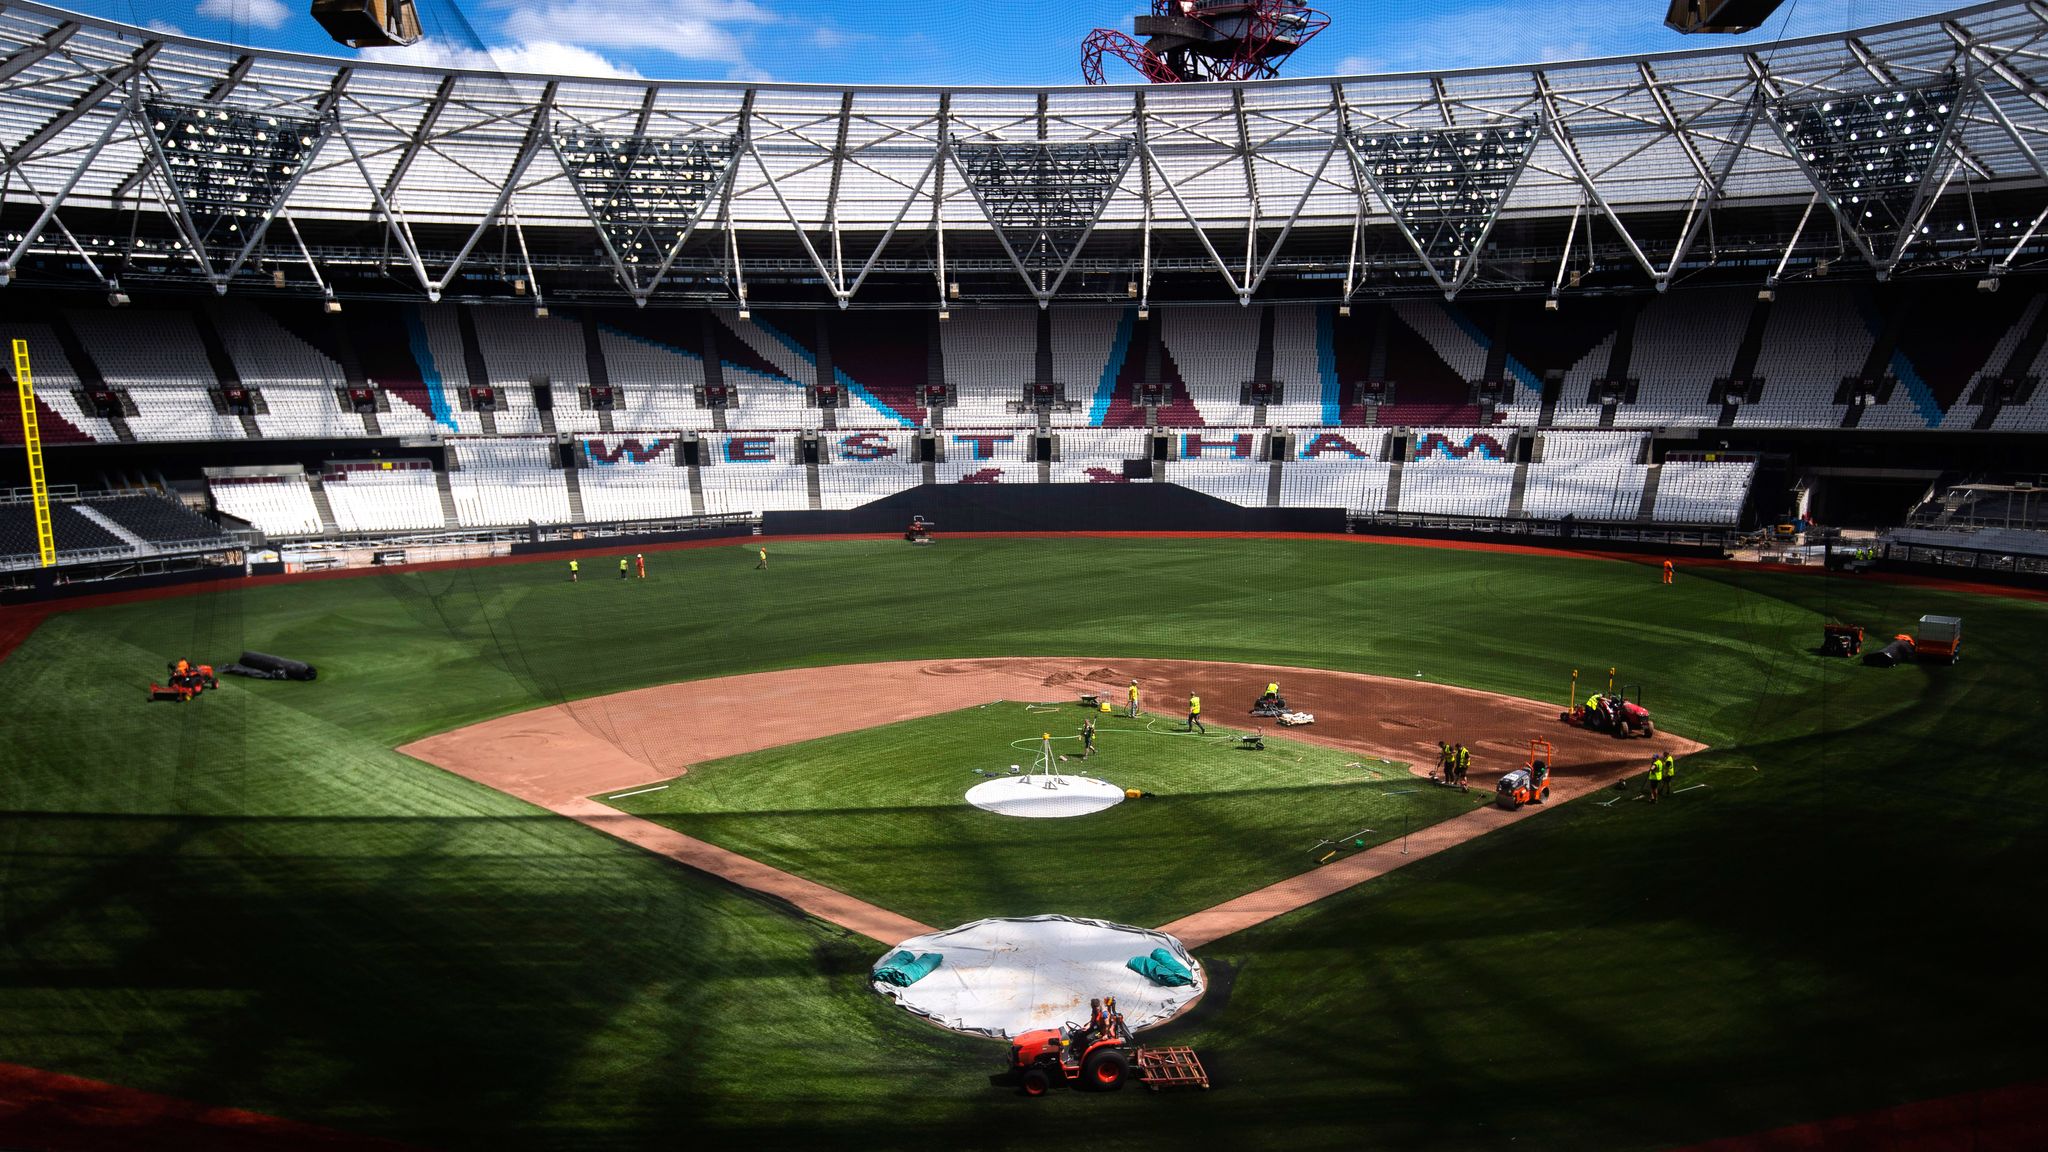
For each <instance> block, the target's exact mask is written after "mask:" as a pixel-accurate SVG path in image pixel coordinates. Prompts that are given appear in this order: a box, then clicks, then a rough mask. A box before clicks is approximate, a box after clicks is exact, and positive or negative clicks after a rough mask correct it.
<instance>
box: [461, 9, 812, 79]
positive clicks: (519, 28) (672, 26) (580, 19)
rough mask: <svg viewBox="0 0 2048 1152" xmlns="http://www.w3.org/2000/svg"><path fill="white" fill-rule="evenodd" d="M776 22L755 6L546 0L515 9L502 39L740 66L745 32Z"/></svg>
mask: <svg viewBox="0 0 2048 1152" xmlns="http://www.w3.org/2000/svg"><path fill="white" fill-rule="evenodd" d="M775 20H776V16H775V14H774V13H772V12H769V11H767V10H766V9H764V8H763V7H761V6H760V5H759V4H756V3H755V2H754V0H549V2H546V3H541V4H532V5H528V4H522V5H520V6H518V7H516V8H514V9H513V10H512V11H511V13H510V14H509V15H508V16H507V17H506V18H505V23H504V25H503V27H502V28H501V29H500V33H501V34H502V35H503V36H505V37H506V38H507V39H512V40H554V41H557V42H560V43H564V44H580V45H588V46H591V47H597V48H611V49H626V50H630V51H634V52H652V53H661V54H663V55H668V56H674V57H677V58H678V59H682V60H710V61H721V60H722V61H727V62H730V63H732V64H734V65H735V66H738V65H740V64H741V63H742V62H743V61H742V57H743V56H744V55H745V52H744V48H745V44H744V34H745V32H746V30H748V29H749V28H750V27H751V26H758V25H763V24H770V23H773V22H774V21H775Z"/></svg>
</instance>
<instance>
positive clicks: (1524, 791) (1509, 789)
mask: <svg viewBox="0 0 2048 1152" xmlns="http://www.w3.org/2000/svg"><path fill="white" fill-rule="evenodd" d="M1556 757H1557V750H1556V749H1555V748H1552V747H1551V746H1550V741H1548V740H1543V739H1536V740H1531V741H1529V758H1528V759H1527V760H1525V761H1523V763H1522V766H1521V767H1520V768H1517V769H1515V770H1514V771H1512V772H1509V773H1507V774H1506V775H1504V776H1502V777H1501V778H1500V783H1498V784H1496V785H1494V792H1495V800H1496V802H1497V803H1498V804H1499V805H1500V806H1501V807H1503V808H1507V809H1510V810H1512V809H1515V808H1520V807H1521V806H1522V805H1524V804H1541V803H1543V802H1544V801H1545V800H1548V799H1550V765H1551V763H1552V762H1553V761H1554V760H1555V759H1556Z"/></svg>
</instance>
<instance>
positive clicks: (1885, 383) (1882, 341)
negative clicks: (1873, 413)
mask: <svg viewBox="0 0 2048 1152" xmlns="http://www.w3.org/2000/svg"><path fill="white" fill-rule="evenodd" d="M1906 308H1907V303H1906V299H1905V297H1904V295H1900V296H1898V297H1897V298H1896V299H1894V300H1893V301H1892V303H1891V306H1890V307H1888V308H1886V309H1885V313H1884V322H1883V323H1882V324H1881V325H1879V327H1878V330H1877V338H1876V339H1875V340H1872V341H1871V342H1870V354H1869V355H1868V356H1865V357H1864V358H1863V369H1862V372H1861V374H1860V375H1859V376H1858V377H1857V379H1858V380H1869V381H1872V382H1874V383H1875V384H1876V385H1877V402H1878V403H1879V404H1889V403H1891V399H1892V391H1893V389H1895V388H1897V387H1898V386H1899V379H1898V377H1897V376H1894V375H1892V369H1891V365H1892V353H1893V352H1894V351H1895V350H1896V349H1897V348H1898V346H1899V321H1900V320H1901V319H1902V318H1903V316H1904V314H1905V312H1906ZM1851 390H1852V388H1851V382H1850V381H1847V380H1845V381H1843V382H1842V384H1841V385H1840V386H1839V387H1837V388H1836V389H1835V403H1837V404H1841V405H1845V407H1844V408H1843V410H1842V425H1841V426H1842V427H1844V428H1854V427H1856V426H1857V425H1859V424H1861V423H1863V413H1864V411H1865V408H1864V405H1863V403H1862V402H1861V401H1860V400H1858V399H1857V398H1856V397H1854V396H1852V395H1850V392H1851Z"/></svg>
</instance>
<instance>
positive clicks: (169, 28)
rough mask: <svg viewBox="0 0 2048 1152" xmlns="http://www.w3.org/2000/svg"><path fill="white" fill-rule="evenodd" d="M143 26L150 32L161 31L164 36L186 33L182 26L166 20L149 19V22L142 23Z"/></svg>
mask: <svg viewBox="0 0 2048 1152" xmlns="http://www.w3.org/2000/svg"><path fill="white" fill-rule="evenodd" d="M143 27H144V28H147V29H149V30H150V31H151V32H161V33H163V34H164V35H166V36H184V35H187V33H186V31H185V30H184V29H183V28H180V27H178V26H177V25H176V24H173V23H171V22H170V21H168V20H151V21H150V22H149V23H147V24H144V25H143Z"/></svg>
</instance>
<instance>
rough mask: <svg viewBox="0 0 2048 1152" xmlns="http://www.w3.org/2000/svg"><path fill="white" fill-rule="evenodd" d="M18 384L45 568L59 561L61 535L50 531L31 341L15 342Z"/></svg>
mask: <svg viewBox="0 0 2048 1152" xmlns="http://www.w3.org/2000/svg"><path fill="white" fill-rule="evenodd" d="M14 386H15V389H16V391H18V392H20V393H21V440H22V444H23V446H24V447H26V448H27V449H28V485H29V491H30V492H32V493H33V494H34V496H35V505H36V555H37V557H39V558H40V559H41V561H42V566H43V567H45V568H48V567H50V566H51V565H53V564H55V563H57V538H56V537H55V536H54V535H52V534H51V532H50V485H49V482H48V481H47V480H46V479H45V478H44V476H43V434H42V432H41V431H40V430H39V429H38V428H37V427H36V385H35V381H34V380H33V379H31V378H30V377H29V373H28V341H26V340H16V341H15V342H14Z"/></svg>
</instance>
